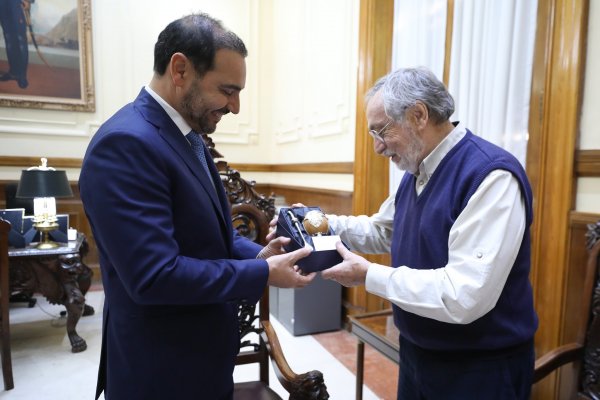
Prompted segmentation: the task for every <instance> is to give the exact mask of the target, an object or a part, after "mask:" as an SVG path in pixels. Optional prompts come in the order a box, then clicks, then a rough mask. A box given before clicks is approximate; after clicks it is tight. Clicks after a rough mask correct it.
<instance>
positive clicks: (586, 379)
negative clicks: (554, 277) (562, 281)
mask: <svg viewBox="0 0 600 400" xmlns="http://www.w3.org/2000/svg"><path fill="white" fill-rule="evenodd" d="M586 237H587V247H588V260H587V266H586V272H585V274H586V275H585V280H584V287H583V291H582V303H581V313H582V315H584V316H587V318H582V319H581V321H582V323H581V325H580V326H579V328H578V334H577V339H576V341H575V342H574V343H567V344H565V345H562V346H560V347H558V348H556V349H554V350H552V351H550V352H548V353H547V354H545V355H543V356H542V357H540V358H538V359H537V360H536V362H535V372H534V377H533V379H534V382H538V381H540V380H541V379H543V378H544V377H546V376H547V375H548V374H550V373H551V372H553V371H555V370H557V369H558V368H560V367H562V366H563V365H566V364H569V363H575V364H576V368H577V369H578V382H577V394H576V396H575V397H573V398H577V399H600V258H599V257H600V221H599V222H597V223H596V224H591V225H588V232H587V234H586ZM577 364H578V365H577Z"/></svg>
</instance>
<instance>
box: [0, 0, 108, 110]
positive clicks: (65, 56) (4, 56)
mask: <svg viewBox="0 0 600 400" xmlns="http://www.w3.org/2000/svg"><path fill="white" fill-rule="evenodd" d="M71 1H72V4H71V3H69V1H64V0H44V1H36V2H31V3H30V7H29V10H24V11H23V14H22V15H20V14H19V13H20V11H19V10H17V11H15V10H12V11H14V13H12V14H11V13H9V12H7V11H6V10H0V13H3V14H4V16H5V17H4V18H5V21H2V22H3V24H2V26H1V27H0V28H1V29H0V32H2V33H1V35H2V36H0V106H3V107H19V108H39V109H51V110H67V111H85V112H94V111H95V108H96V105H95V95H94V75H93V57H92V10H91V0H71ZM25 2H26V3H29V2H28V1H27V0H25ZM5 3H8V2H5ZM71 6H73V8H72V7H71ZM3 11H4V12H3ZM0 17H1V16H0ZM6 17H13V18H15V20H16V19H18V18H23V17H24V19H20V20H19V23H21V24H22V22H21V21H23V20H24V21H25V24H26V29H27V33H26V35H27V42H28V52H27V53H28V61H27V62H26V63H25V64H26V79H25V80H22V78H21V79H17V77H16V75H15V74H13V73H12V72H11V71H12V69H13V68H12V66H11V64H9V59H8V58H9V57H8V52H7V47H8V46H7V42H6V40H5V36H4V29H7V30H8V29H14V24H13V26H12V28H10V27H9V24H10V21H9V22H8V23H7V22H6ZM18 29H21V30H20V34H22V33H23V31H22V29H23V26H22V25H21V26H20V28H18ZM32 33H33V35H32ZM9 36H10V34H9ZM12 36H13V37H14V36H15V35H14V34H13V35H12ZM21 76H23V75H21ZM2 77H4V78H2Z"/></svg>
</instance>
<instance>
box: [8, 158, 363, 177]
mask: <svg viewBox="0 0 600 400" xmlns="http://www.w3.org/2000/svg"><path fill="white" fill-rule="evenodd" d="M40 158H41V157H23V156H0V167H32V166H35V165H39V163H40ZM46 158H48V159H49V161H50V162H49V164H50V166H51V167H54V168H81V164H82V162H83V159H81V158H66V157H46ZM229 165H231V167H232V168H235V169H237V170H238V171H240V172H244V171H253V172H297V173H317V174H352V173H354V163H353V162H332V163H302V164H242V163H240V164H234V163H230V164H229Z"/></svg>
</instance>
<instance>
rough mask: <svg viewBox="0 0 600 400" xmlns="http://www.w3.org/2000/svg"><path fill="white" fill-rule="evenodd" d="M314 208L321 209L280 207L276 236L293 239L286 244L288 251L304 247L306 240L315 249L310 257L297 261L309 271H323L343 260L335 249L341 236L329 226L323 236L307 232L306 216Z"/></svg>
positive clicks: (304, 270)
mask: <svg viewBox="0 0 600 400" xmlns="http://www.w3.org/2000/svg"><path fill="white" fill-rule="evenodd" d="M313 210H315V211H321V209H320V208H319V207H292V208H285V207H282V208H281V209H279V216H278V217H277V229H276V231H275V234H276V236H285V237H289V238H290V239H291V241H290V243H289V244H288V245H287V246H285V250H286V251H288V252H291V251H294V250H297V249H300V248H302V247H304V243H305V242H306V243H307V244H309V245H310V246H311V247H312V248H313V249H314V250H313V252H312V253H311V254H310V255H309V256H308V257H305V258H302V259H300V260H298V263H297V264H298V266H299V267H300V269H302V271H303V272H307V273H310V272H315V271H322V270H324V269H327V268H330V267H333V266H334V265H336V264H339V263H341V262H342V261H343V259H342V257H341V256H340V255H339V253H338V252H337V250H336V249H335V243H336V242H338V241H340V238H339V236H337V235H335V232H334V231H333V229H331V228H328V231H327V233H326V234H324V235H322V236H311V235H309V234H308V233H307V232H306V229H305V228H304V225H303V221H304V216H305V215H306V213H308V212H309V211H313Z"/></svg>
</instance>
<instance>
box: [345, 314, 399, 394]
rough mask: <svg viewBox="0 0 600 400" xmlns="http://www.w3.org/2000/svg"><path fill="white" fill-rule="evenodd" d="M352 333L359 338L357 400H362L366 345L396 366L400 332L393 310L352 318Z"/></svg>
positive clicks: (357, 351)
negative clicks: (395, 323) (395, 322)
mask: <svg viewBox="0 0 600 400" xmlns="http://www.w3.org/2000/svg"><path fill="white" fill-rule="evenodd" d="M349 319H350V324H351V329H352V333H353V334H354V335H355V336H356V337H357V338H358V346H357V350H356V400H362V395H363V392H362V389H363V373H364V358H365V343H368V344H370V345H371V346H373V347H374V348H375V349H376V350H377V351H379V352H380V353H381V354H383V355H385V356H387V357H388V358H389V359H390V360H392V361H394V362H395V363H396V364H398V362H399V352H400V343H399V339H400V331H398V328H396V325H394V315H393V313H392V310H382V311H377V312H372V313H367V314H361V315H354V316H350V317H349Z"/></svg>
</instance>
